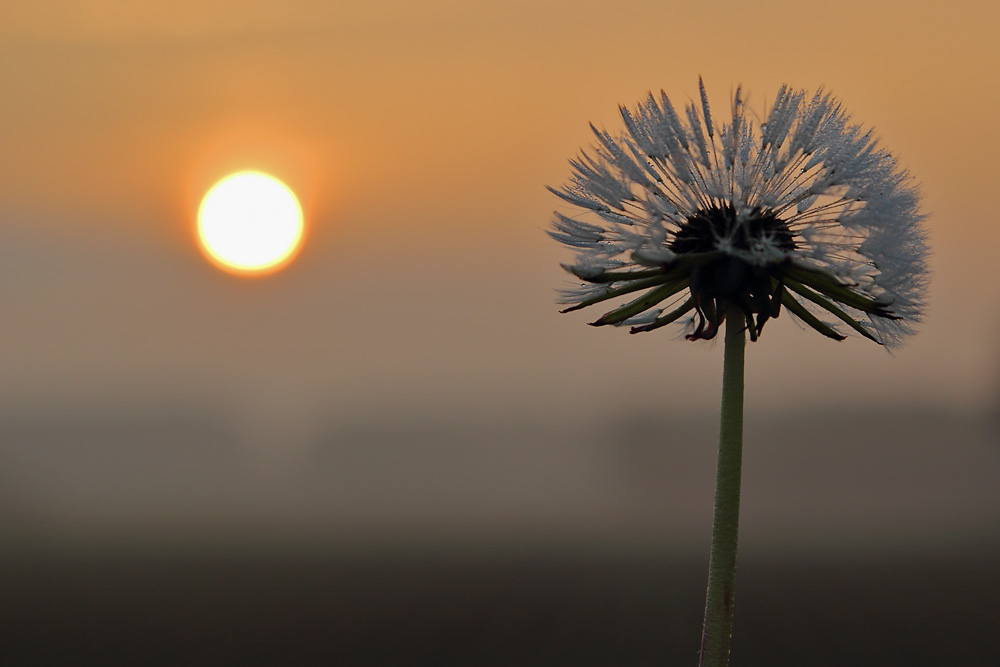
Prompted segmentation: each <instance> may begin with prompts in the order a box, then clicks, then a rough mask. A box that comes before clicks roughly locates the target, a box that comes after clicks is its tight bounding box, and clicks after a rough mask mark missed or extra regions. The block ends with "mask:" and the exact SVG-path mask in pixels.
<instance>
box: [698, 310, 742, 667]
mask: <svg viewBox="0 0 1000 667" xmlns="http://www.w3.org/2000/svg"><path fill="white" fill-rule="evenodd" d="M744 323H745V318H744V316H743V312H742V311H741V310H740V309H739V308H738V307H736V306H733V305H730V306H729V312H728V313H727V314H726V343H725V355H724V361H723V366H722V419H721V423H720V427H719V462H718V470H717V472H716V480H715V517H714V519H713V522H712V555H711V558H710V559H709V564H708V592H707V593H706V595H705V623H704V626H703V629H702V635H701V660H700V661H699V663H698V664H699V667H726V666H727V665H728V664H729V640H730V638H731V637H732V634H733V600H734V598H735V584H736V542H737V536H738V533H739V523H740V475H741V472H742V467H743V357H744V348H745V345H746V342H745V336H744Z"/></svg>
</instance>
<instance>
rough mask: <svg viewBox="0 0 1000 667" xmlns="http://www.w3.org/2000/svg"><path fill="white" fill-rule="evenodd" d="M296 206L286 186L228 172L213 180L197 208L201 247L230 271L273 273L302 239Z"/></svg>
mask: <svg viewBox="0 0 1000 667" xmlns="http://www.w3.org/2000/svg"><path fill="white" fill-rule="evenodd" d="M302 231H303V222H302V207H301V206H299V201H298V199H296V198H295V193H293V192H292V191H291V190H290V189H289V188H288V186H286V185H285V184H284V183H282V182H281V181H279V180H278V179H276V178H274V177H272V176H268V175H267V174H263V173H260V172H256V171H243V172H239V173H237V174H232V175H230V176H227V177H226V178H224V179H222V180H221V181H219V182H218V183H216V184H215V185H214V186H213V187H212V189H211V190H209V191H208V194H206V195H205V198H204V199H203V200H202V201H201V207H200V208H199V209H198V239H199V241H200V242H201V247H202V250H203V251H204V252H205V254H206V255H207V256H208V257H209V259H211V260H212V261H213V262H215V263H216V264H217V265H218V266H219V267H220V268H222V269H225V270H227V271H231V272H234V273H244V274H259V273H270V272H272V271H276V270H278V269H280V268H282V267H283V266H285V265H286V264H288V262H290V261H291V260H292V259H293V258H294V256H295V254H296V252H297V251H298V249H299V246H300V245H301V243H302Z"/></svg>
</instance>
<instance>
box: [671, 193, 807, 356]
mask: <svg viewBox="0 0 1000 667" xmlns="http://www.w3.org/2000/svg"><path fill="white" fill-rule="evenodd" d="M720 239H729V241H730V243H731V244H732V246H733V247H735V248H738V249H740V250H751V249H752V247H753V246H754V245H757V243H756V242H766V243H767V244H769V245H771V246H774V247H777V248H779V249H781V250H785V251H791V250H795V249H796V247H797V246H796V244H795V240H794V235H793V234H792V232H791V231H790V230H789V229H788V225H787V224H786V223H785V222H784V221H783V220H782V219H781V218H779V217H778V216H777V215H775V214H774V213H773V212H772V211H768V210H763V209H761V208H754V209H752V210H751V211H750V213H749V215H746V216H745V217H743V219H742V220H739V219H737V215H736V210H735V209H734V208H733V207H732V206H730V205H728V204H726V205H724V206H722V207H718V206H712V207H711V208H707V209H702V210H699V211H698V212H697V213H695V214H694V215H692V216H691V217H689V218H688V219H687V220H685V221H684V223H683V224H682V225H681V228H680V230H678V232H677V234H676V235H675V237H674V239H673V241H671V242H670V244H669V248H670V249H671V250H673V251H674V252H675V253H677V254H688V253H702V252H711V251H714V250H717V248H718V245H717V243H718V241H719V240H720ZM690 278H691V284H690V289H691V295H692V297H693V299H694V306H695V311H696V312H697V314H698V323H697V326H696V328H695V330H694V332H693V333H692V334H690V335H689V336H688V338H690V339H692V340H694V339H711V338H714V337H715V335H716V333H718V331H719V327H720V326H721V325H722V323H723V321H725V319H726V311H727V310H728V308H729V306H730V305H735V306H737V307H738V308H739V309H740V310H741V311H743V313H744V315H745V317H746V319H747V329H748V330H749V331H750V337H751V339H756V338H757V335H758V334H759V333H760V331H761V329H763V327H764V322H766V321H767V320H768V319H769V318H771V317H775V316H777V313H778V310H779V309H780V306H781V294H782V292H783V288H782V279H781V270H780V264H776V265H774V266H759V265H754V264H750V263H749V262H747V261H746V260H744V259H741V258H739V257H735V256H732V255H727V254H723V255H721V256H720V257H719V258H718V259H715V260H714V261H711V262H708V263H706V264H699V265H696V266H694V267H693V268H692V269H691V276H690ZM754 315H756V316H757V317H756V323H754V322H753V316H754Z"/></svg>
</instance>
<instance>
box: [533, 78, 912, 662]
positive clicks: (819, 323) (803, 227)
mask: <svg viewBox="0 0 1000 667" xmlns="http://www.w3.org/2000/svg"><path fill="white" fill-rule="evenodd" d="M699 91H700V99H699V100H698V101H696V102H691V103H689V104H688V105H687V106H686V108H685V109H684V114H683V116H682V115H681V114H679V113H678V112H677V111H676V110H675V109H674V106H673V105H672V103H671V102H670V100H669V99H668V97H667V95H666V94H665V93H661V95H660V96H659V97H657V96H654V95H653V94H652V93H650V94H649V96H648V97H647V99H646V100H645V101H644V102H642V103H641V104H639V105H638V106H637V107H636V108H634V109H629V108H626V107H621V109H620V111H621V116H622V119H623V121H624V124H625V132H623V133H621V134H617V135H612V134H609V133H608V132H605V131H603V130H598V129H597V128H595V127H593V126H591V129H592V130H593V131H594V134H595V135H596V137H597V144H596V145H595V146H594V148H593V149H592V150H591V151H590V152H583V153H581V155H580V156H579V157H578V158H577V159H575V160H572V161H571V165H572V168H573V174H572V176H571V178H570V181H569V183H568V184H566V185H564V186H563V187H561V188H559V189H553V188H550V190H551V191H552V192H553V193H555V194H556V195H558V196H559V197H560V198H562V199H563V200H564V201H565V202H567V203H568V204H570V205H571V206H572V207H573V208H574V209H575V212H574V213H573V214H572V215H567V214H563V213H559V212H557V213H556V214H555V221H554V222H553V229H552V230H551V231H550V232H549V234H550V235H551V236H552V237H553V238H555V239H556V240H557V241H560V242H561V243H563V244H565V245H567V246H570V247H571V248H573V249H574V250H575V251H576V253H577V256H576V261H575V262H574V263H572V264H566V265H564V267H565V268H566V269H567V270H568V271H569V272H570V273H571V274H573V276H575V277H576V278H577V279H578V284H577V285H576V286H574V287H573V288H572V289H569V290H566V291H564V292H563V294H562V301H563V303H565V304H568V307H567V308H566V309H565V310H564V311H563V312H570V311H575V310H578V309H581V308H585V307H588V306H592V305H596V304H601V303H604V302H613V303H617V305H616V306H615V307H614V308H612V309H611V310H609V311H608V312H606V313H604V314H603V315H602V316H601V317H599V318H598V319H597V320H596V321H594V322H592V324H593V325H594V326H604V325H615V326H628V327H630V328H631V329H630V330H631V332H632V333H641V332H649V331H653V330H656V329H659V328H661V327H664V326H667V325H671V324H674V323H677V324H678V325H680V326H683V327H684V329H683V330H684V331H685V332H686V338H687V339H688V340H692V341H696V340H710V339H713V338H715V336H716V335H717V334H718V332H719V330H720V328H721V327H722V326H723V324H724V323H725V325H726V326H725V329H726V334H725V352H724V370H723V400H722V425H721V426H722V427H721V430H720V446H719V467H718V478H717V486H716V501H715V502H716V507H715V518H714V527H713V540H712V556H711V561H710V567H709V585H708V594H707V600H706V611H705V626H704V632H703V637H702V653H701V664H702V665H726V664H728V655H729V638H730V635H731V629H732V602H733V582H734V573H735V558H736V537H737V526H738V517H739V486H740V469H741V460H742V453H741V452H742V431H743V358H744V347H745V339H746V338H747V337H749V338H750V340H751V341H756V340H757V339H758V338H759V337H760V336H761V334H762V332H763V330H764V325H765V324H766V323H767V322H768V321H769V320H771V319H775V318H777V317H778V316H779V315H780V314H781V313H782V310H783V309H784V310H787V311H788V312H790V313H791V315H792V316H793V317H794V318H796V319H797V320H799V321H801V322H802V323H804V324H805V325H806V326H808V327H810V328H811V329H814V330H815V331H817V332H819V333H821V334H823V335H824V336H827V337H829V338H833V339H835V340H842V339H844V338H845V337H846V336H845V332H847V333H850V332H853V333H856V334H858V335H860V336H863V337H864V338H867V339H869V340H872V341H874V342H876V343H878V344H881V345H886V346H889V347H892V346H897V345H899V343H900V342H901V341H902V340H903V339H904V338H905V337H906V336H907V335H908V334H911V333H912V332H913V325H914V324H915V323H916V322H918V321H919V319H920V316H921V311H922V309H923V303H924V294H925V292H926V284H927V267H926V256H927V246H926V233H925V231H924V229H923V226H922V220H923V216H922V214H921V213H920V210H919V195H918V192H917V188H916V186H915V185H914V184H913V182H912V180H911V178H910V176H909V174H908V173H907V172H906V171H904V170H902V169H901V168H900V167H899V166H898V164H897V162H896V159H895V158H894V157H893V156H892V155H891V154H890V153H889V152H887V151H885V150H884V149H882V148H880V147H879V145H878V143H877V140H876V138H875V135H874V132H873V131H872V130H870V129H868V130H866V129H864V128H862V127H861V126H860V125H857V124H854V123H852V122H851V117H850V116H849V115H848V114H847V113H846V112H844V110H843V109H842V107H841V105H840V103H839V102H838V101H837V100H836V99H835V98H833V97H832V96H831V95H830V94H828V93H825V92H824V91H822V90H820V91H817V92H816V93H815V94H814V95H812V96H811V97H810V96H808V95H807V94H806V92H805V91H795V90H792V89H790V88H788V87H787V86H782V87H781V89H780V90H779V91H778V94H777V96H776V98H775V100H774V103H773V104H772V105H771V108H770V111H769V112H768V113H767V114H766V116H765V117H764V118H763V119H762V120H761V121H760V122H759V123H755V115H754V114H753V113H751V112H750V111H748V110H747V108H746V107H745V105H744V102H743V98H742V94H741V91H740V89H737V91H736V93H735V95H734V96H733V100H732V115H731V120H730V122H728V123H722V124H721V125H717V124H716V122H715V121H714V120H713V116H712V112H711V109H710V107H709V103H708V97H707V95H706V93H705V87H704V85H703V84H702V82H701V81H700V80H699ZM580 283H582V284H580Z"/></svg>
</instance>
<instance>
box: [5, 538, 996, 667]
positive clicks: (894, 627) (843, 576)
mask: <svg viewBox="0 0 1000 667" xmlns="http://www.w3.org/2000/svg"><path fill="white" fill-rule="evenodd" d="M998 555H1000V553H998V552H997V551H992V552H989V553H980V554H975V555H974V554H964V555H961V556H958V555H955V554H952V555H951V556H947V557H944V556H942V555H940V554H939V555H936V556H934V557H928V558H926V559H922V558H920V556H919V554H910V555H908V556H907V558H906V562H905V563H901V562H897V561H896V559H894V558H887V557H882V558H876V559H872V560H865V559H863V558H854V559H849V560H848V559H839V560H834V559H829V560H821V559H816V558H812V559H802V558H797V559H787V560H784V561H783V560H753V559H749V560H748V559H745V560H744V562H742V563H741V569H740V572H739V577H738V589H737V590H738V596H737V617H736V630H735V637H734V644H733V651H734V660H733V665H734V667H741V666H749V665H767V666H769V667H784V666H788V667H792V666H796V667H799V666H801V665H812V666H813V667H824V666H827V665H829V666H833V665H837V666H844V665H852V666H865V665H872V666H876V665H877V666H879V667H893V666H897V665H898V666H900V667H903V666H906V667H920V666H924V665H926V666H928V667H930V666H935V667H937V666H952V665H962V666H963V667H979V666H981V667H993V666H995V665H997V664H998V661H1000V635H998V633H997V632H996V624H997V620H998V619H1000V600H998V596H997V591H998V590H1000V568H998V567H997V565H996V563H997V562H998V559H997V556H998ZM704 574H705V563H704V562H702V561H701V559H698V560H697V561H696V560H694V559H691V560H681V559H677V558H674V557H671V556H670V555H668V554H655V553H646V554H625V553H621V554H617V555H609V554H608V553H604V554H603V555H598V554H596V553H594V552H590V553H575V554H570V553H569V552H564V553H556V552H553V551H548V552H543V551H533V550H528V551H525V552H522V553H518V552H516V551H515V550H511V549H508V550H506V551H504V552H503V554H499V553H490V552H485V551H484V552H475V553H473V552H466V553H464V554H463V553H460V552H458V551H452V552H450V553H449V552H447V551H443V550H442V551H434V552H432V551H420V552H412V553H409V554H406V553H403V552H391V551H385V552H381V553H368V554H366V555H362V554H361V553H356V554H353V555H344V554H340V555H333V554H319V553H313V554H311V555H305V554H302V553H300V554H298V555H293V554H291V553H289V554H285V555H275V554H272V555H267V556H265V555H260V554H258V555H256V556H251V555H247V553H238V552H232V553H224V552H221V551H216V552H214V553H211V554H210V553H201V554H197V553H187V554H185V555H180V554H175V555H173V556H163V555H160V556H154V555H151V554H146V555H140V554H136V553H133V554H132V555H130V556H126V555H123V554H121V553H119V554H117V555H95V554H91V555H90V556H86V557H80V555H79V554H77V555H73V556H69V555H65V556H57V555H52V554H50V555H48V556H45V557H39V556H38V555H36V556H35V557H32V558H31V559H30V560H28V559H10V558H8V559H6V560H4V561H3V566H2V571H0V591H2V602H0V627H2V628H3V631H2V633H3V639H2V644H0V664H3V665H8V666H27V665H77V664H101V665H119V664H120V665H126V664H127V665H216V666H222V665H345V666H352V665H358V666H362V665H365V666H367V665H372V666H375V665H379V666H382V665H386V666H406V665H442V666H445V665H456V666H472V665H477V666H485V667H490V666H501V665H504V666H505V665H510V666H514V665H519V666H522V665H523V666H533V665H539V666H540V665H595V666H596V665H622V666H624V665H692V666H693V665H694V664H696V650H697V646H698V640H699V630H700V616H701V604H702V595H703V585H704Z"/></svg>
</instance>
